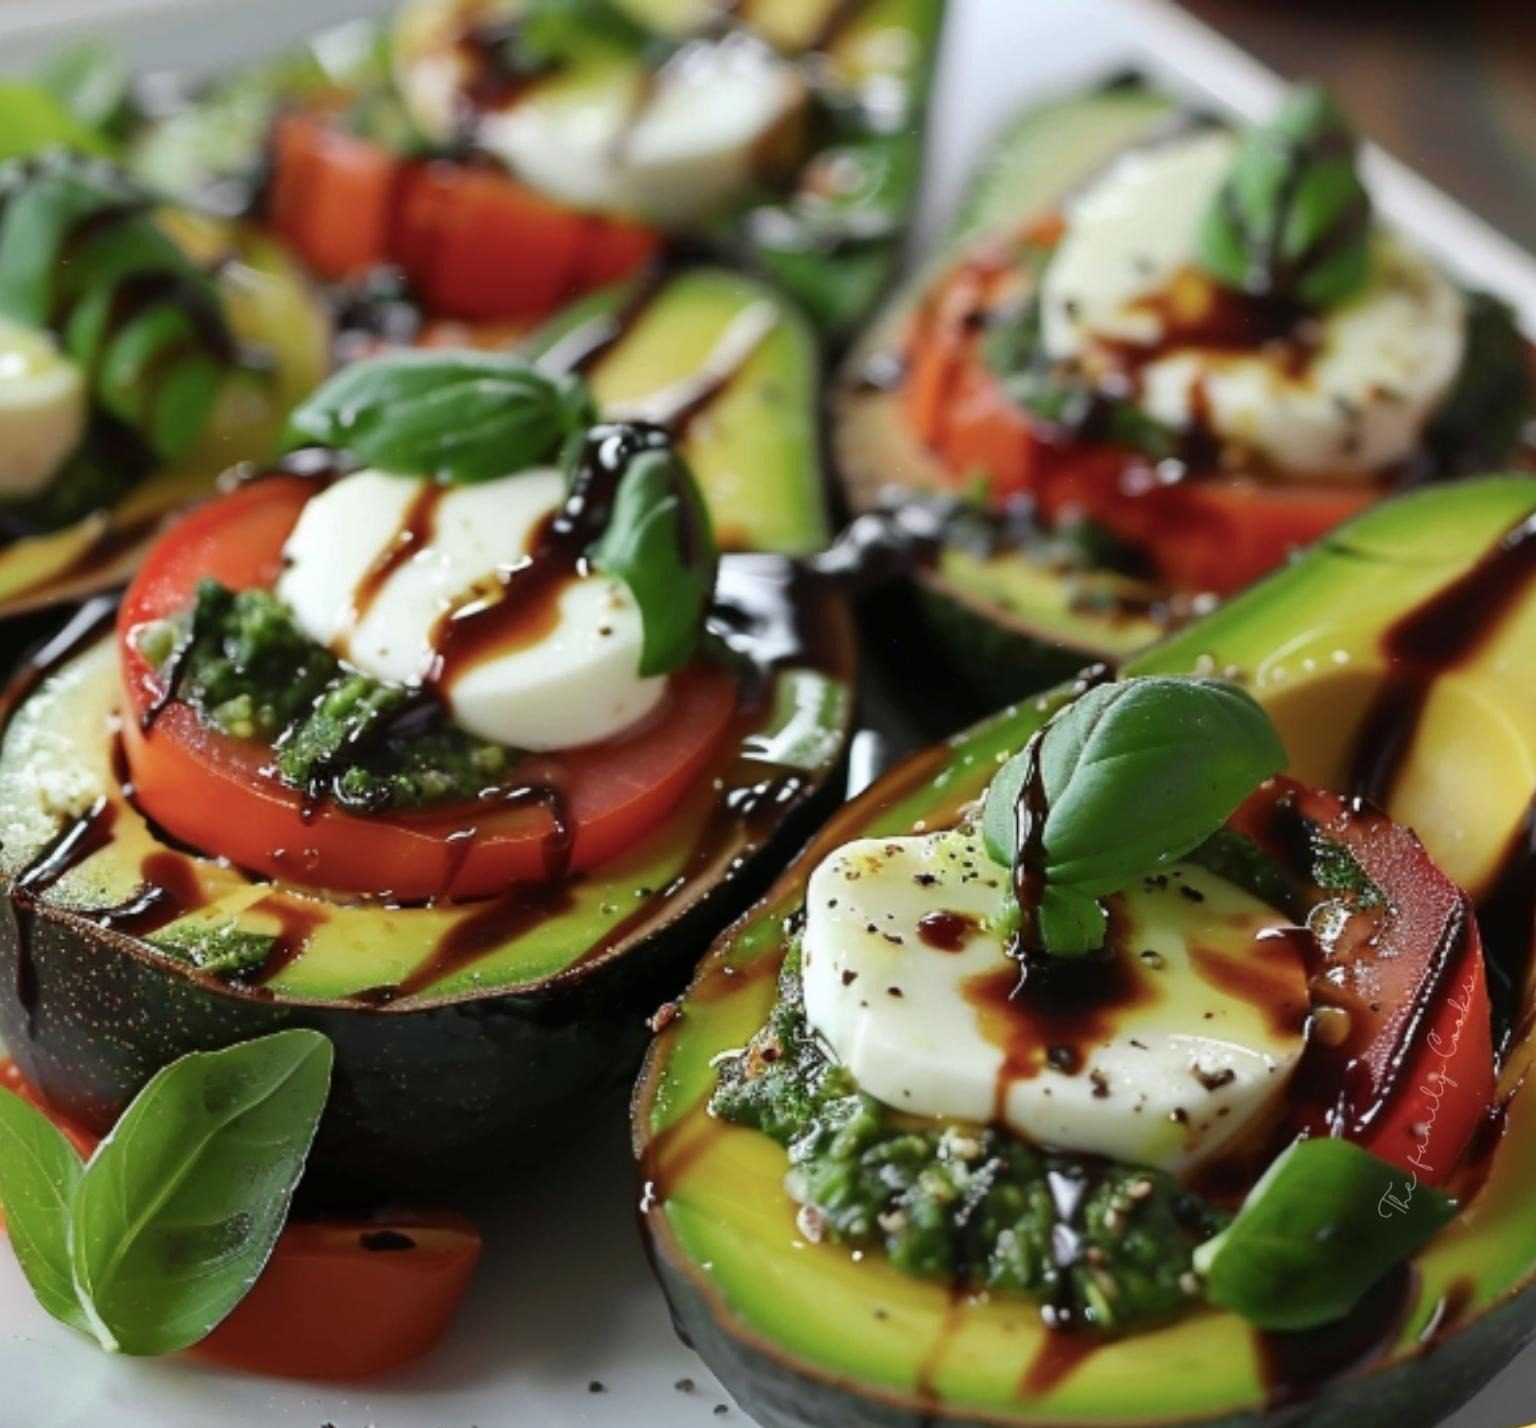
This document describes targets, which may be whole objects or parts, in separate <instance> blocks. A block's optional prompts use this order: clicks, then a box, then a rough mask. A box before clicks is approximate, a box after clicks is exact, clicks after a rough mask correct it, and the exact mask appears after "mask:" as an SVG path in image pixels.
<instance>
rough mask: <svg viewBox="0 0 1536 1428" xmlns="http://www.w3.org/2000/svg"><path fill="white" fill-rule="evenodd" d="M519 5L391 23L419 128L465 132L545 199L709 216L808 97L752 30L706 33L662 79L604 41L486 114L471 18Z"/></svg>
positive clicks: (507, 13) (423, 13) (426, 8)
mask: <svg viewBox="0 0 1536 1428" xmlns="http://www.w3.org/2000/svg"><path fill="white" fill-rule="evenodd" d="M518 12H519V6H517V5H516V4H509V3H506V0H500V3H498V4H497V5H495V6H493V7H492V8H491V9H489V10H487V8H486V7H485V6H484V5H470V4H466V3H465V0H446V3H445V0H416V3H414V4H412V5H409V6H407V7H406V9H405V10H404V11H403V12H402V13H401V15H400V18H399V19H398V20H397V22H396V25H395V31H394V41H393V57H394V76H395V83H396V87H397V89H398V91H399V93H400V95H401V96H402V98H403V100H404V102H405V105H406V107H407V109H408V110H409V111H410V114H411V117H412V119H413V120H414V121H415V123H416V125H417V126H418V127H419V128H420V129H421V130H422V132H423V133H424V134H426V135H427V136H428V137H430V138H432V139H434V140H436V141H437V142H439V143H446V142H448V141H449V140H451V139H453V138H454V137H456V136H458V135H461V134H463V133H464V132H465V131H466V126H467V128H468V131H469V132H470V133H472V135H473V137H474V140H475V142H476V143H478V144H479V145H480V146H481V147H482V148H483V149H484V150H485V151H486V152H488V153H491V154H494V155H495V156H496V157H497V158H499V159H500V160H501V161H502V162H503V163H505V164H506V165H507V167H508V168H510V169H511V170H512V171H513V172H514V173H515V174H517V175H518V177H520V178H521V179H523V180H525V181H526V182H527V183H529V184H531V185H532V186H533V187H534V188H537V189H539V190H540V191H541V192H542V193H545V194H547V195H548V196H549V197H551V198H553V199H556V200H558V201H559V202H561V203H564V204H568V205H569V206H571V207H573V208H580V209H584V210H594V211H599V212H614V213H623V214H629V215H634V216H636V217H639V218H642V219H645V220H646V221H648V222H652V223H656V224H659V225H662V226H677V225H684V224H689V223H697V222H701V221H703V220H705V219H707V218H709V217H711V216H712V215H713V214H714V213H716V212H717V211H718V210H719V209H720V208H721V207H722V206H724V205H725V204H727V203H728V202H729V201H730V200H731V199H732V198H733V197H734V196H735V195H737V194H738V193H740V192H741V191H742V190H743V189H744V188H745V186H746V185H747V184H749V183H750V181H751V179H752V175H753V171H754V167H755V164H756V161H757V156H758V154H759V153H760V152H761V151H762V149H763V148H764V146H765V145H768V144H770V143H771V142H772V140H773V138H774V136H775V135H776V134H777V133H779V132H780V131H781V126H782V125H784V124H785V123H786V122H787V121H788V120H789V119H790V118H791V117H792V116H794V115H796V114H798V113H799V112H801V110H802V109H803V108H804V105H805V103H806V100H807V90H806V86H805V82H804V80H803V79H802V78H801V76H800V74H799V72H798V71H797V70H796V69H795V67H794V66H793V65H792V64H791V63H789V62H788V61H786V60H785V59H784V58H783V57H782V56H780V55H779V54H778V53H777V52H776V51H775V50H774V49H773V48H772V47H771V46H769V45H767V44H765V43H764V42H763V41H761V40H759V39H756V38H755V37H753V36H751V35H747V34H735V35H730V36H727V37H726V38H724V39H721V40H702V39H701V40H696V41H694V42H692V43H690V44H687V45H685V46H683V47H682V48H681V49H680V50H679V51H678V52H677V53H676V54H675V55H673V56H672V58H671V59H669V60H668V61H667V62H666V64H664V65H663V66H662V67H661V68H660V69H659V70H658V71H656V72H655V73H654V74H651V73H648V72H647V70H646V68H645V65H644V63H643V62H642V61H638V60H636V59H634V58H633V57H631V56H629V55H626V54H623V53H621V52H616V51H608V50H604V49H603V48H602V47H601V46H599V45H596V44H594V46H593V48H592V51H591V53H589V54H587V55H585V56H583V57H582V58H581V59H580V60H578V61H576V62H574V63H573V64H571V65H570V66H569V67H568V68H566V69H563V70H560V71H557V72H556V73H554V74H551V75H549V76H547V77H543V78H539V79H537V80H535V81H534V82H532V83H530V84H529V85H528V86H527V87H526V88H525V89H523V90H522V91H521V92H520V93H518V94H517V95H516V96H515V97H514V98H513V99H512V100H511V101H510V102H509V103H508V104H507V105H505V106H504V107H501V108H496V107H485V108H482V109H479V110H478V111H477V110H476V109H475V107H474V106H473V105H472V104H471V103H470V101H469V99H468V97H467V95H466V88H467V86H468V85H469V84H470V82H471V81H472V78H473V74H474V70H475V62H474V61H473V59H472V58H471V57H469V56H468V55H467V54H466V52H465V49H464V46H463V44H462V35H463V32H464V27H465V25H466V24H467V23H469V22H471V21H473V20H476V19H478V20H480V21H481V22H484V21H485V20H487V19H496V18H505V19H506V20H508V21H512V20H515V18H516V16H517V14H518Z"/></svg>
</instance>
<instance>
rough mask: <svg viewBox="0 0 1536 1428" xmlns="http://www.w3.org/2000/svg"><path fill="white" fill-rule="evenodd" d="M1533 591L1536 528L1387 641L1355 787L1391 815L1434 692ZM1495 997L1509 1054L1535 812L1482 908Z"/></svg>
mask: <svg viewBox="0 0 1536 1428" xmlns="http://www.w3.org/2000/svg"><path fill="white" fill-rule="evenodd" d="M1533 582H1536V519H1530V520H1526V521H1523V522H1522V523H1521V524H1519V525H1518V526H1516V527H1515V528H1514V529H1513V530H1511V531H1509V532H1508V533H1507V534H1506V535H1505V536H1504V538H1503V539H1502V540H1501V541H1500V542H1499V544H1498V545H1497V546H1495V547H1494V548H1493V549H1492V550H1491V551H1489V552H1488V553H1487V554H1486V555H1484V556H1483V558H1482V559H1481V560H1479V561H1478V562H1477V564H1476V565H1474V566H1473V567H1472V568H1471V569H1470V570H1468V571H1467V572H1466V573H1465V574H1464V575H1462V576H1461V577H1460V578H1459V579H1457V580H1455V581H1453V582H1452V583H1451V584H1450V585H1448V586H1447V587H1446V588H1445V589H1444V590H1442V591H1440V592H1439V593H1438V594H1436V595H1434V596H1432V597H1431V598H1430V599H1428V600H1426V601H1425V602H1424V603H1423V604H1421V605H1419V606H1418V607H1417V608H1415V609H1414V610H1412V611H1411V612H1410V613H1409V614H1408V615H1406V616H1405V617H1404V618H1403V619H1401V620H1399V621H1398V622H1397V624H1395V625H1393V626H1392V627H1391V629H1389V630H1388V631H1387V632H1386V634H1385V635H1384V636H1383V637H1382V641H1381V648H1382V652H1383V653H1384V654H1385V656H1386V658H1387V661H1388V665H1387V672H1386V674H1385V676H1384V678H1383V679H1382V683H1381V687H1380V689H1379V690H1378V691H1377V694H1376V697H1375V700H1374V702H1373V703H1372V706H1371V709H1370V712H1369V713H1368V715H1367V716H1366V720H1365V723H1364V725H1363V726H1362V728H1361V731H1360V734H1359V735H1358V736H1357V739H1356V743H1355V753H1354V762H1353V772H1352V776H1351V786H1352V788H1353V791H1354V792H1355V793H1357V794H1359V795H1361V796H1362V797H1365V798H1369V799H1371V800H1372V801H1373V802H1375V803H1378V804H1381V805H1382V806H1383V807H1390V806H1391V802H1392V796H1393V793H1394V791H1395V789H1396V786H1397V781H1398V778H1399V776H1400V774H1401V772H1402V769H1403V766H1404V764H1405V763H1406V761H1407V759H1408V756H1409V754H1410V753H1411V751H1412V749H1413V745H1414V742H1415V739H1416V736H1417V733H1418V730H1419V726H1420V723H1421V721H1422V719H1423V714H1424V709H1425V706H1426V704H1427V703H1428V701H1429V697H1430V694H1431V693H1432V691H1433V689H1434V686H1435V682H1436V680H1437V679H1439V677H1440V676H1441V675H1443V674H1445V673H1446V672H1448V671H1449V670H1452V669H1454V668H1456V667H1457V666H1459V665H1462V664H1465V663H1467V662H1468V661H1470V660H1472V659H1474V658H1476V656H1477V655H1478V654H1479V653H1480V652H1481V651H1482V650H1483V649H1484V648H1485V647H1486V645H1487V644H1488V642H1489V641H1490V640H1491V639H1492V638H1493V637H1494V636H1495V635H1496V634H1497V632H1498V630H1499V629H1500V628H1501V626H1502V625H1503V624H1504V623H1505V622H1506V621H1507V620H1509V619H1510V618H1511V617H1512V616H1513V614H1514V613H1515V611H1516V610H1518V609H1519V607H1520V605H1521V604H1522V602H1523V601H1524V600H1525V599H1526V598H1527V596H1528V595H1529V594H1530V591H1531V588H1532V584H1533ZM1478 917H1479V924H1480V927H1481V930H1482V934H1483V950H1484V956H1485V959H1486V961H1487V964H1488V973H1489V983H1490V991H1491V992H1492V993H1493V996H1494V1030H1495V1043H1496V1045H1498V1046H1499V1047H1500V1048H1501V1049H1502V1048H1504V1047H1507V1045H1508V1042H1509V1037H1510V1032H1511V1030H1512V1028H1513V1026H1514V1023H1515V1021H1516V1019H1517V1018H1518V1016H1519V1013H1520V1010H1521V1003H1522V1002H1523V999H1524V997H1525V989H1526V984H1527V981H1528V980H1529V976H1530V969H1531V960H1532V945H1533V939H1536V807H1533V808H1532V810H1530V811H1528V812H1527V814H1526V817H1525V819H1524V821H1523V822H1522V824H1521V826H1520V827H1519V828H1518V829H1517V830H1516V832H1515V833H1514V835H1513V836H1512V838H1511V842H1510V846H1509V849H1508V851H1507V853H1506V855H1505V859H1504V862H1503V865H1502V866H1501V868H1500V869H1499V871H1498V873H1497V874H1496V875H1495V878H1494V880H1493V885H1492V887H1491V889H1490V890H1489V892H1488V894H1487V895H1486V896H1485V898H1484V899H1483V902H1482V904H1481V905H1480V906H1479V908H1478Z"/></svg>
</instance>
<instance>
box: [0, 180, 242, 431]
mask: <svg viewBox="0 0 1536 1428" xmlns="http://www.w3.org/2000/svg"><path fill="white" fill-rule="evenodd" d="M153 207H154V201H153V199H152V198H151V197H150V195H149V194H147V193H146V192H145V191H144V190H142V189H141V188H139V187H138V186H137V185H135V184H134V183H132V182H131V181H129V180H128V179H126V178H125V177H124V176H123V175H122V174H121V173H119V172H118V171H117V170H115V169H114V168H112V167H111V166H110V165H105V164H102V163H99V162H96V161H92V160H87V159H82V158H80V157H78V156H73V155H69V154H58V153H56V154H50V155H48V156H47V157H45V158H43V159H40V160H37V161H34V162H27V163H14V164H8V165H6V166H4V167H3V168H0V317H5V318H8V319H10V320H11V321H12V322H17V323H21V324H23V325H25V326H29V327H35V328H49V329H52V330H54V331H56V332H58V333H60V335H61V336H62V337H63V342H64V347H65V350H66V351H67V352H68V353H69V355H70V357H71V358H73V360H74V361H75V362H77V363H78V364H79V365H80V366H81V367H82V368H84V369H85V371H86V373H87V374H88V379H89V382H90V389H91V396H92V399H93V401H94V403H95V405H96V406H97V408H98V409H100V410H101V411H103V412H104V413H105V414H107V415H108V416H109V417H110V418H112V419H113V420H115V421H117V422H120V423H122V424H123V425H125V426H126V427H128V428H129V429H130V430H132V431H133V432H135V433H137V435H138V436H139V437H140V438H141V440H142V442H143V443H144V445H145V447H146V448H147V449H148V450H149V451H150V452H152V453H153V454H154V455H156V456H158V457H161V458H163V459H166V460H174V459H176V458H177V457H180V456H182V455H184V454H185V453H186V452H187V450H188V449H189V448H190V447H191V446H192V444H193V443H194V442H195V441H196V440H197V438H198V437H199V436H200V435H201V434H202V431H203V428H204V426H205V425H206V423H207V420H208V417H209V415H210V414H211V413H212V410H213V404H214V401H215V400H216V398H217V396H218V392H219V389H220V386H221V384H222V382H223V379H224V377H225V375H226V373H227V372H228V371H229V370H230V369H231V368H232V367H233V365H234V362H235V356H234V344H233V341H232V339H231V337H230V334H229V331H228V328H227V326H226V324H225V320H224V312H223V305H222V303H221V302H220V300H219V296H218V292H217V290H216V289H215V288H214V285H213V283H212V281H211V280H210V279H209V277H208V276H207V274H206V273H204V272H203V271H202V270H201V269H200V268H199V267H198V266H197V265H196V264H195V263H194V262H193V261H192V260H191V259H190V258H188V257H187V256H186V254H184V253H183V252H182V251H181V249H180V248H178V247H177V246H176V244H175V243H173V242H172V241H171V239H170V238H169V237H167V236H166V234H165V233H164V232H162V231H161V229H160V228H159V226H158V225H157V224H156V223H155V220H154V214H153Z"/></svg>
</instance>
